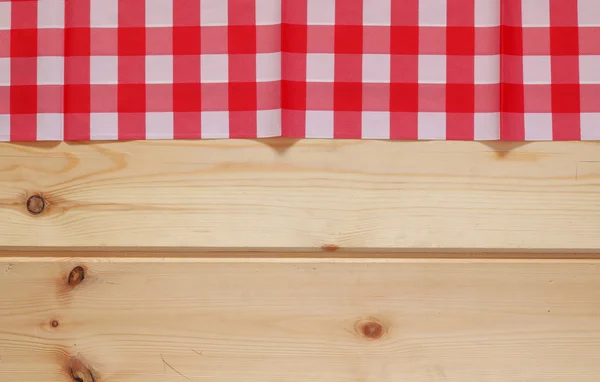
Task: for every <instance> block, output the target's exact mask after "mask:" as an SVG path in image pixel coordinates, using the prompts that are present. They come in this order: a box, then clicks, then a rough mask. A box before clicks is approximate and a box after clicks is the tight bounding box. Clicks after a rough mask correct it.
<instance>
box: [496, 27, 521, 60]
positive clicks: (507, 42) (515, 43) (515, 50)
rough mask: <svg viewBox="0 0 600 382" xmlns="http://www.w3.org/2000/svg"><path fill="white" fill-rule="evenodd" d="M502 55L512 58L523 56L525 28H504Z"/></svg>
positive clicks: (502, 33)
mask: <svg viewBox="0 0 600 382" xmlns="http://www.w3.org/2000/svg"><path fill="white" fill-rule="evenodd" d="M501 35H502V41H501V45H502V53H503V54H507V55H512V56H522V55H523V28H522V27H509V26H502V31H501Z"/></svg>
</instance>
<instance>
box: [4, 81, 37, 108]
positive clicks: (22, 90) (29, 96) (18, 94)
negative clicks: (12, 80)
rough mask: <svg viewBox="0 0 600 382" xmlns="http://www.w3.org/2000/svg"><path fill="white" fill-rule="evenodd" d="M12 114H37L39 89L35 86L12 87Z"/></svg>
mask: <svg viewBox="0 0 600 382" xmlns="http://www.w3.org/2000/svg"><path fill="white" fill-rule="evenodd" d="M10 113H11V114H35V113H37V87H36V86H35V85H24V86H11V87H10Z"/></svg>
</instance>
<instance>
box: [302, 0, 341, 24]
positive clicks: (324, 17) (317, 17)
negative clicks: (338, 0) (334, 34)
mask: <svg viewBox="0 0 600 382" xmlns="http://www.w3.org/2000/svg"><path fill="white" fill-rule="evenodd" d="M307 2H308V3H307V22H308V25H334V24H335V0H307Z"/></svg>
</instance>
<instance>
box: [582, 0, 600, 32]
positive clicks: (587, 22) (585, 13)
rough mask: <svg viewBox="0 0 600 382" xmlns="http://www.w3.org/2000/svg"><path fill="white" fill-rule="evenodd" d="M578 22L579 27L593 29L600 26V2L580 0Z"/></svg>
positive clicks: (596, 0)
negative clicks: (592, 27)
mask: <svg viewBox="0 0 600 382" xmlns="http://www.w3.org/2000/svg"><path fill="white" fill-rule="evenodd" d="M577 5H578V8H579V9H578V11H579V12H578V13H579V17H578V21H579V26H582V27H591V26H595V27H596V26H600V1H598V0H579V1H578V2H577Z"/></svg>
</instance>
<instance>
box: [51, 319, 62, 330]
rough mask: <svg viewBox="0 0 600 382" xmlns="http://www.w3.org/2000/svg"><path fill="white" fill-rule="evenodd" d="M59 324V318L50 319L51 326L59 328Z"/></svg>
mask: <svg viewBox="0 0 600 382" xmlns="http://www.w3.org/2000/svg"><path fill="white" fill-rule="evenodd" d="M59 325H60V324H59V322H58V320H52V321H50V326H52V327H53V328H58V326H59Z"/></svg>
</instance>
